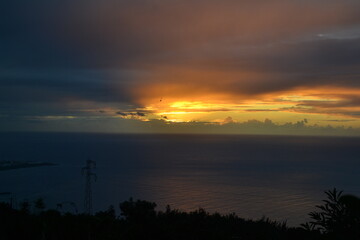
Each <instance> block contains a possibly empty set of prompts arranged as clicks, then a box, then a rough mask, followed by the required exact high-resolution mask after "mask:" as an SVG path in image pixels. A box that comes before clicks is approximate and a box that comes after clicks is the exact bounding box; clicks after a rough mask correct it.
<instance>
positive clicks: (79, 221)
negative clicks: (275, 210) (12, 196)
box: [0, 189, 360, 240]
mask: <svg viewBox="0 0 360 240" xmlns="http://www.w3.org/2000/svg"><path fill="white" fill-rule="evenodd" d="M325 193H326V196H327V199H326V200H324V201H323V205H319V206H316V208H317V209H319V211H314V212H311V213H310V214H309V216H310V218H311V221H310V222H308V223H305V224H302V227H289V226H287V225H286V223H285V222H278V221H273V220H270V219H268V218H262V219H259V220H251V219H243V218H241V217H239V216H237V215H236V214H235V213H231V214H225V215H223V214H219V213H209V212H207V211H205V210H204V209H202V208H199V209H198V210H196V211H191V212H184V211H180V210H178V209H172V208H171V207H170V206H167V207H166V209H165V210H164V211H157V210H156V204H155V203H154V202H148V201H144V200H136V201H135V200H133V199H132V198H130V199H129V200H128V201H124V202H122V203H120V204H119V209H120V215H118V216H117V215H116V211H115V208H114V207H113V206H110V207H109V208H108V209H107V210H105V211H100V212H97V213H96V214H94V215H88V214H74V213H70V212H68V213H61V212H59V211H57V210H51V209H50V210H46V209H45V203H44V201H43V200H42V199H37V200H36V201H34V202H32V203H30V202H29V201H24V202H23V203H22V204H21V207H20V208H19V209H14V208H12V207H11V205H10V204H9V203H0V239H2V240H10V239H29V240H32V239H48V240H59V239H70V240H71V239H76V240H89V239H91V240H96V239H99V240H100V239H101V240H115V239H129V240H137V239H145V240H146V239H149V240H152V239H159V240H162V239H173V240H185V239H187V240H195V239H196V240H202V239H204V240H205V239H206V240H212V239H225V240H226V239H242V240H253V239H254V240H255V239H256V240H262V239H264V240H265V239H279V240H282V239H294V240H298V239H299V240H300V239H309V240H312V239H313V240H317V239H319V240H322V239H360V238H359V236H360V235H359V230H358V229H360V226H359V219H360V215H359V206H360V203H359V202H360V200H359V199H358V198H356V197H355V196H351V195H342V192H341V191H340V192H339V191H337V190H336V189H333V190H330V191H326V192H325ZM32 206H33V207H32Z"/></svg>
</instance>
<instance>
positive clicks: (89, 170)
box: [82, 159, 97, 215]
mask: <svg viewBox="0 0 360 240" xmlns="http://www.w3.org/2000/svg"><path fill="white" fill-rule="evenodd" d="M95 167H96V162H95V161H92V160H90V159H88V160H87V161H86V166H85V167H83V168H82V174H83V175H84V174H85V178H86V183H85V198H84V211H85V213H86V214H88V215H91V214H92V190H91V179H92V177H94V181H95V182H96V180H97V176H96V174H95V173H93V169H94V168H95Z"/></svg>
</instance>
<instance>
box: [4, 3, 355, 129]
mask: <svg viewBox="0 0 360 240" xmlns="http://www.w3.org/2000/svg"><path fill="white" fill-rule="evenodd" d="M0 9H1V10H0V22H1V23H0V32H1V35H0V51H1V53H2V54H1V56H0V104H1V106H2V108H1V109H2V110H1V112H0V115H6V116H8V115H11V116H14V115H16V116H19V117H21V116H22V117H26V116H29V115H39V116H45V115H51V114H53V113H55V115H59V116H60V115H61V116H62V115H68V116H70V115H71V116H84V114H85V113H86V114H85V115H86V116H100V117H101V116H104V115H106V116H108V115H109V114H110V113H111V114H112V116H123V114H126V116H127V117H129V116H133V117H135V116H136V117H139V118H140V119H141V118H142V117H145V115H151V114H155V113H158V114H159V115H161V112H164V111H165V110H168V109H169V106H170V105H171V104H173V103H176V102H181V101H188V102H201V103H202V104H203V105H204V104H205V105H206V104H213V105H214V106H215V105H219V104H222V105H221V107H216V106H215V107H214V106H213V107H210V106H209V108H207V110H204V109H202V111H204V112H206V111H208V112H215V111H217V112H219V111H223V112H229V111H238V112H240V113H241V112H242V111H246V112H248V113H250V112H252V111H253V112H259V111H264V112H265V111H267V112H269V114H270V112H275V111H276V112H279V111H280V112H284V113H285V112H286V113H298V114H301V116H302V115H303V114H320V115H329V116H330V117H329V119H330V118H332V119H333V118H334V117H335V118H338V119H337V120H338V121H344V118H349V119H352V118H353V119H355V120H356V119H358V118H359V117H360V101H359V97H358V96H359V94H360V81H359V77H360V2H359V1H357V0H343V1H338V0H327V1H325V0H313V1H307V0H306V1H304V0H293V1H285V0H272V1H265V0H259V1H234V0H222V1H220V0H210V1H209V0H207V1H205V0H200V1H190V0H188V1H187V0H185V1H179V0H176V1H165V0H152V1H148V0H137V1H130V0H122V1H115V0H105V1H95V0H87V1H85V0H79V1H75V2H74V1H70V0H63V1H58V0H53V1H44V0H36V1H31V2H29V1H25V0H14V1H4V2H2V3H1V6H0ZM294 95H295V96H298V98H296V99H295V100H294V99H291V98H290V97H291V96H294ZM159 101H162V104H163V105H166V104H167V106H166V107H164V106H163V107H162V108H161V107H160V108H159V106H158V105H159V104H158V102H159ZM254 102H258V105H261V106H258V107H256V108H254V106H255V105H254ZM250 103H251V104H250ZM235 105H237V106H239V105H241V106H242V107H240V108H237V109H234V106H235ZM246 105H248V106H249V107H248V108H244V106H246ZM275 105H276V106H275ZM280 105H283V106H280ZM155 106H158V108H159V109H157V110H156V109H155ZM264 106H267V107H265V108H264ZM149 109H151V110H149ZM183 110H184V109H178V111H183ZM212 110H213V111H212ZM99 111H103V112H99ZM185 111H186V109H185ZM198 111H200V110H199V109H198ZM119 112H120V113H122V114H117V113H119ZM136 113H141V114H142V115H144V116H140V115H138V114H136ZM132 114H133V115H132ZM225 114H227V113H225ZM270 116H271V115H270ZM224 118H225V117H224ZM340 118H341V119H340ZM349 119H348V120H349ZM345 120H346V119H345ZM4 121H5V120H4ZM356 121H357V120H356ZM350 122H351V124H353V121H349V124H350Z"/></svg>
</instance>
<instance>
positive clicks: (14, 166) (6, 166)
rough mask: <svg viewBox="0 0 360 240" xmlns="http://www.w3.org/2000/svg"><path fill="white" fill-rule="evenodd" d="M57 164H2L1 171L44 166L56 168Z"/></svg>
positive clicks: (6, 162)
mask: <svg viewBox="0 0 360 240" xmlns="http://www.w3.org/2000/svg"><path fill="white" fill-rule="evenodd" d="M55 165H57V164H55V163H49V162H10V161H4V162H0V171H7V170H13V169H20V168H31V167H42V166H55Z"/></svg>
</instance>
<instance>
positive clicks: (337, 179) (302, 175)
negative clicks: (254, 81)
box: [0, 133, 360, 226]
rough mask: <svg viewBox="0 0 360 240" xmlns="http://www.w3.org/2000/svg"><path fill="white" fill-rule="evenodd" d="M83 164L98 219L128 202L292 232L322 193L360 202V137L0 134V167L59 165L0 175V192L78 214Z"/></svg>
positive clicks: (322, 196) (318, 200)
mask: <svg viewBox="0 0 360 240" xmlns="http://www.w3.org/2000/svg"><path fill="white" fill-rule="evenodd" d="M88 158H90V159H92V160H94V161H96V164H97V167H96V169H95V170H94V172H95V173H96V175H97V178H98V179H97V181H96V182H93V183H92V191H93V208H94V211H95V212H96V211H99V210H106V209H107V208H108V207H109V206H110V205H114V207H115V209H117V210H118V209H119V208H118V205H119V203H120V202H122V201H125V200H128V199H129V198H130V197H132V198H134V199H141V200H147V201H153V202H156V203H157V205H158V207H157V209H159V210H163V209H165V206H166V205H168V204H169V205H170V206H171V207H172V208H177V209H180V210H185V211H191V210H195V209H198V208H204V209H205V210H207V211H209V212H219V213H223V214H227V213H232V212H234V213H236V214H237V215H238V216H240V217H243V218H252V219H259V218H261V217H263V216H265V217H269V218H270V219H273V220H278V221H286V222H287V223H288V225H290V226H298V225H299V224H300V223H303V222H305V221H307V220H308V213H309V212H311V211H314V210H316V208H315V205H318V204H321V200H322V199H324V198H325V194H324V191H325V190H329V189H332V188H334V187H336V188H337V189H339V190H343V191H344V193H347V194H355V195H358V196H360V138H354V137H303V136H301V137H300V136H256V135H252V136H246V135H185V134H184V135H165V134H164V135H150V134H149V135H145V134H144V135H142V134H132V135H131V134H93V133H1V134H0V161H39V162H51V163H55V164H57V165H55V166H43V167H34V168H23V169H14V170H7V171H0V192H11V193H12V194H13V196H14V197H16V200H17V202H18V203H19V202H21V201H24V200H25V199H26V200H29V201H33V200H35V199H37V198H39V197H41V198H43V199H44V200H45V203H46V205H47V207H48V208H56V206H57V203H64V202H74V203H75V204H76V205H77V208H78V209H79V211H80V212H81V211H83V200H84V193H85V176H84V175H82V171H81V169H82V167H84V166H85V163H86V160H87V159H88ZM1 198H3V199H1ZM0 200H3V201H6V199H5V195H4V196H0ZM68 210H69V211H73V210H72V207H70V206H68ZM117 213H119V211H117Z"/></svg>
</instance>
